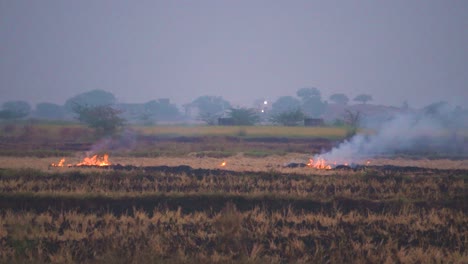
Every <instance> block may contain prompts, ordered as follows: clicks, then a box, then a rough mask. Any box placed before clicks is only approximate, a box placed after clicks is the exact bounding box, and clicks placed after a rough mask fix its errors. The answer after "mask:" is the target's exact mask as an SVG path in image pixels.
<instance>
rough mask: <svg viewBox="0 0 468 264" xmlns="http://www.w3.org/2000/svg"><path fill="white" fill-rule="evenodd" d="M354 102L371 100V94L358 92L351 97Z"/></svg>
mask: <svg viewBox="0 0 468 264" xmlns="http://www.w3.org/2000/svg"><path fill="white" fill-rule="evenodd" d="M353 100H354V101H356V102H362V103H363V104H366V103H367V102H368V101H372V95H369V94H359V95H357V96H356V97H354V99H353Z"/></svg>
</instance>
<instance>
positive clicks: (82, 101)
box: [65, 90, 116, 111]
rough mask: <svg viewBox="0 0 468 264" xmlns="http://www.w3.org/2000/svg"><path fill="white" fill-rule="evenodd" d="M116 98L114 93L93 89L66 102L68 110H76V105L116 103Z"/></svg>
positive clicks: (90, 105) (88, 105) (92, 105)
mask: <svg viewBox="0 0 468 264" xmlns="http://www.w3.org/2000/svg"><path fill="white" fill-rule="evenodd" d="M115 102H116V99H115V96H114V95H113V94H112V93H109V92H106V91H104V90H92V91H89V92H84V93H81V94H78V95H75V96H73V97H72V98H70V99H68V100H67V101H66V102H65V109H66V110H67V111H74V107H75V106H76V105H80V106H87V107H94V106H109V105H113V104H115Z"/></svg>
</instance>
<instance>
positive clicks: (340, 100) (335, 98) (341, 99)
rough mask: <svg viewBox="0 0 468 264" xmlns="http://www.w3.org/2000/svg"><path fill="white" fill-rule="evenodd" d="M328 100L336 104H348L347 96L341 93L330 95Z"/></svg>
mask: <svg viewBox="0 0 468 264" xmlns="http://www.w3.org/2000/svg"><path fill="white" fill-rule="evenodd" d="M330 100H331V101H332V102H334V103H336V104H340V105H347V104H348V102H349V98H348V96H346V95H345V94H342V93H336V94H332V95H331V96H330Z"/></svg>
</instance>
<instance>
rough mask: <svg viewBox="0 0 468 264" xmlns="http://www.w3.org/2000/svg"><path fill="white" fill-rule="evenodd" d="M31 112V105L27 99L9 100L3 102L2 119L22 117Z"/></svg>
mask: <svg viewBox="0 0 468 264" xmlns="http://www.w3.org/2000/svg"><path fill="white" fill-rule="evenodd" d="M30 113H31V106H30V105H29V103H28V102H25V101H8V102H5V103H3V105H2V110H1V111H0V118H1V119H20V118H23V117H26V116H28V115H29V114H30Z"/></svg>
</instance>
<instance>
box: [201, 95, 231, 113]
mask: <svg viewBox="0 0 468 264" xmlns="http://www.w3.org/2000/svg"><path fill="white" fill-rule="evenodd" d="M192 105H194V106H196V107H197V108H198V111H199V112H200V113H210V114H221V113H222V112H223V111H224V110H228V109H229V108H230V107H231V104H230V103H229V102H228V101H226V100H224V99H223V98H222V97H221V96H209V95H204V96H200V97H198V98H197V99H195V100H193V102H192Z"/></svg>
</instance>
